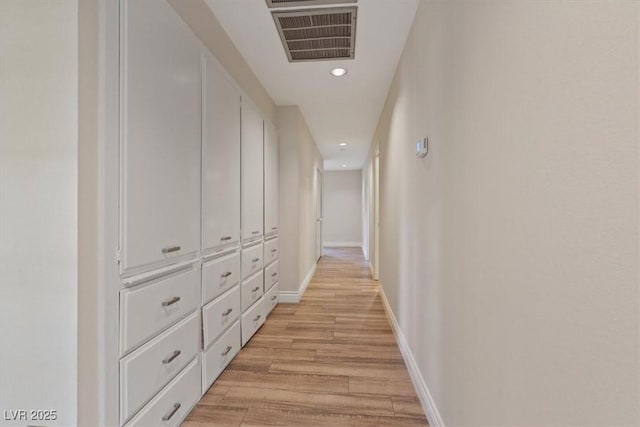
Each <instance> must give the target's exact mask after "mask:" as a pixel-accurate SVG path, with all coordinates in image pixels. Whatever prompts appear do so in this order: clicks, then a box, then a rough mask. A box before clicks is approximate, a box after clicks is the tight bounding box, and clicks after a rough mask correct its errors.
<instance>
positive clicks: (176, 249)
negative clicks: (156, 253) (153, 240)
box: [162, 246, 180, 254]
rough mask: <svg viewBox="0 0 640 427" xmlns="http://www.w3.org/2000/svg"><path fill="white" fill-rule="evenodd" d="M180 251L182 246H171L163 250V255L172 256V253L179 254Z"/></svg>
mask: <svg viewBox="0 0 640 427" xmlns="http://www.w3.org/2000/svg"><path fill="white" fill-rule="evenodd" d="M179 250H180V246H171V247H168V248H164V249H162V253H163V254H170V253H171V252H178V251H179Z"/></svg>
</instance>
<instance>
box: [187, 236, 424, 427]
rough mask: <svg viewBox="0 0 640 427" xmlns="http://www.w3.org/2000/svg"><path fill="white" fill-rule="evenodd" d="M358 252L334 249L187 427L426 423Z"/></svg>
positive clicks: (276, 313) (276, 312) (238, 358)
mask: <svg viewBox="0 0 640 427" xmlns="http://www.w3.org/2000/svg"><path fill="white" fill-rule="evenodd" d="M426 425H427V420H426V418H425V416H424V413H423V412H422V408H421V406H420V402H419V400H418V398H417V397H416V393H415V391H414V388H413V384H412V383H411V379H410V378H409V373H408V371H407V368H406V367H405V365H404V361H403V360H402V355H401V354H400V351H399V349H398V346H397V344H396V341H395V338H394V336H393V332H392V330H391V327H390V326H389V322H388V321H387V318H386V316H385V312H384V306H383V303H382V299H381V297H380V295H379V294H378V284H377V282H375V281H374V280H372V279H371V276H370V274H369V269H368V267H367V264H366V262H365V260H364V257H363V256H362V251H361V250H360V249H359V248H325V254H324V256H323V257H322V258H321V259H320V262H319V263H318V268H317V270H316V273H315V276H314V277H313V280H312V282H311V284H310V285H309V288H308V289H307V291H306V293H305V295H304V298H303V299H302V302H301V303H300V304H280V305H278V307H276V309H275V310H274V311H273V312H272V314H271V315H270V316H269V317H268V319H267V321H266V323H265V324H264V326H263V327H262V329H260V331H259V332H258V333H257V334H256V335H255V336H254V337H253V339H252V340H251V341H250V342H249V343H248V344H247V346H246V347H245V348H244V349H242V351H240V353H239V354H238V355H237V356H236V358H235V360H234V361H233V362H232V363H231V365H229V367H228V368H227V369H226V371H225V372H223V373H222V375H221V376H220V377H219V378H218V380H217V381H216V382H215V383H214V385H213V386H212V387H211V389H210V390H209V392H208V393H207V394H206V395H205V396H204V397H203V398H202V400H201V401H200V403H198V405H197V406H196V408H195V409H194V410H193V412H192V413H191V414H190V415H189V417H188V418H187V420H186V421H185V422H184V424H183V426H186V427H200V426H296V427H301V426H310V427H320V426H327V427H336V426H358V427H362V426H366V427H369V426H385V427H387V426H402V427H411V426H426Z"/></svg>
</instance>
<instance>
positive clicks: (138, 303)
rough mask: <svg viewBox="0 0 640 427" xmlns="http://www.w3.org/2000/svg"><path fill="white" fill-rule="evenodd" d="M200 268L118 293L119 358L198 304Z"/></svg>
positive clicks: (192, 267)
mask: <svg viewBox="0 0 640 427" xmlns="http://www.w3.org/2000/svg"><path fill="white" fill-rule="evenodd" d="M199 270H200V267H199V266H191V267H189V269H188V270H186V271H182V272H175V273H173V274H170V275H168V276H165V277H163V278H161V279H158V280H157V281H155V282H153V283H151V284H146V285H141V286H140V287H137V288H131V289H124V290H122V291H120V355H123V354H125V353H127V352H128V351H129V350H131V349H133V348H134V347H137V346H138V345H139V344H142V343H143V342H145V341H146V340H148V339H149V338H151V337H152V336H154V335H155V334H157V333H158V332H160V331H161V330H163V329H165V328H166V327H167V326H169V325H171V324H172V323H174V322H176V321H177V320H179V319H181V318H182V317H184V316H185V315H186V314H187V313H190V312H192V311H194V310H195V309H196V308H197V307H198V306H199V305H200V295H199V293H200V292H199V290H198V288H199V287H200V286H199V284H198V282H199V281H200V280H199V276H200V274H199Z"/></svg>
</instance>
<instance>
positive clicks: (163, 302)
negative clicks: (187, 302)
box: [162, 297, 180, 307]
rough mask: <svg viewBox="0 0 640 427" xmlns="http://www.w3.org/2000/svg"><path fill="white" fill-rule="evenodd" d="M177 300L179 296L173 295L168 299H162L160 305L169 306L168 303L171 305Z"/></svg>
mask: <svg viewBox="0 0 640 427" xmlns="http://www.w3.org/2000/svg"><path fill="white" fill-rule="evenodd" d="M178 301H180V297H173V298H171V299H170V300H167V301H162V306H163V307H169V306H170V305H173V304H175V303H177V302H178Z"/></svg>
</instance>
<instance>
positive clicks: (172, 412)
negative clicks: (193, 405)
mask: <svg viewBox="0 0 640 427" xmlns="http://www.w3.org/2000/svg"><path fill="white" fill-rule="evenodd" d="M181 406H182V405H181V404H179V403H176V404H175V405H173V409H171V411H170V412H169V413H168V414H166V415H165V416H164V417H162V421H169V420H170V419H171V417H173V415H174V414H175V413H176V412H178V409H180V407H181Z"/></svg>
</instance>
